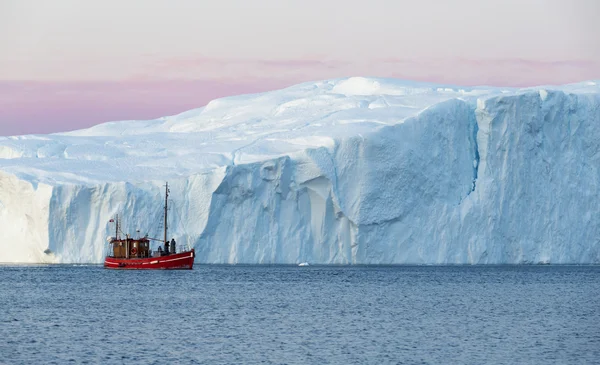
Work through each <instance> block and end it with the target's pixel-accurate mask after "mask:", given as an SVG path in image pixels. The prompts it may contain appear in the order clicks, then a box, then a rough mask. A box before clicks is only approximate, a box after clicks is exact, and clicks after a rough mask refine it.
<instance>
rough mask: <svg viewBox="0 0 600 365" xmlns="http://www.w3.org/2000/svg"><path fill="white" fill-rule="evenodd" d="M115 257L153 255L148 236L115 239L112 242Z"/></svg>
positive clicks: (130, 257)
mask: <svg viewBox="0 0 600 365" xmlns="http://www.w3.org/2000/svg"><path fill="white" fill-rule="evenodd" d="M110 243H111V244H112V251H113V256H112V257H114V258H126V259H136V258H146V257H151V251H150V240H149V239H147V238H138V239H133V238H125V239H115V240H112V241H111V242H110Z"/></svg>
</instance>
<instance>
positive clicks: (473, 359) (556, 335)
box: [0, 265, 600, 364]
mask: <svg viewBox="0 0 600 365" xmlns="http://www.w3.org/2000/svg"><path fill="white" fill-rule="evenodd" d="M0 363H3V364H4V363H6V364H53V363H57V364H66V363H82V364H83V363H93V364H98V363H100V364H112V363H115V364H167V363H182V364H193V363H197V364H599V363H600V267H598V266H449V267H436V266H417V267H407V266H393V267H381V266H333V267H332V266H308V267H297V266H243V265H237V266H203V265H197V266H196V267H195V269H194V270H193V271H109V270H104V269H103V268H102V267H101V266H69V265H59V266H0Z"/></svg>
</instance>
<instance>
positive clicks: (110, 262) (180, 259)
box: [104, 249, 196, 270]
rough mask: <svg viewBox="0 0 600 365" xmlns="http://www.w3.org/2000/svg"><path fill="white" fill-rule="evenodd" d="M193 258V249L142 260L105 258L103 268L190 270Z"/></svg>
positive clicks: (194, 254)
mask: <svg viewBox="0 0 600 365" xmlns="http://www.w3.org/2000/svg"><path fill="white" fill-rule="evenodd" d="M194 257H196V253H195V251H194V249H192V250H190V251H185V252H180V253H176V254H172V255H167V256H159V257H148V258H143V259H122V258H114V257H106V258H105V259H104V268H105V269H114V270H192V268H193V266H194Z"/></svg>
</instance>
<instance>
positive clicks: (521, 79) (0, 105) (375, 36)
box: [0, 0, 600, 135]
mask: <svg viewBox="0 0 600 365" xmlns="http://www.w3.org/2000/svg"><path fill="white" fill-rule="evenodd" d="M175 3H176V4H177V6H174V5H173V4H175ZM365 4H366V3H358V2H348V1H342V0H318V1H317V0H303V1H300V0H290V1H286V2H283V1H279V0H254V1H243V0H228V1H222V2H214V1H200V0H199V1H192V0H181V1H178V2H171V1H166V0H146V1H141V0H131V1H127V2H122V1H117V0H105V1H86V2H81V1H78V0H55V1H51V2H50V1H43V0H39V1H32V0H7V1H6V0H5V1H3V2H0V135H14V134H25V133H50V132H58V131H64V130H72V129H78V128H85V127H89V126H91V125H94V124H98V123H102V122H106V121H111V120H126V119H149V118H155V117H160V116H165V115H172V114H177V113H179V112H182V111H184V110H187V109H192V108H196V107H200V106H202V105H205V104H206V103H207V102H208V101H210V100H212V99H214V98H218V97H222V96H227V95H235V94H241V93H249V92H259V91H268V90H273V89H277V88H281V87H285V86H289V85H292V84H295V83H299V82H303V81H310V80H319V79H327V78H336V77H346V76H378V77H395V78H404V79H412V80H421V81H430V82H439V83H450V84H460V85H495V86H533V85H540V84H562V83H570V82H578V81H583V80H589V79H600V36H598V33H599V32H598V31H597V26H596V19H597V17H598V16H599V15H600V5H599V4H600V3H598V2H597V1H595V0H571V1H567V0H564V1H562V0H504V1H499V0H497V1H495V0H490V1H476V0H455V1H452V2H441V1H433V0H421V1H407V0H396V1H392V0H389V1H388V0H372V1H370V2H369V3H368V5H365Z"/></svg>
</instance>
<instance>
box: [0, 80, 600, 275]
mask: <svg viewBox="0 0 600 365" xmlns="http://www.w3.org/2000/svg"><path fill="white" fill-rule="evenodd" d="M165 181H168V182H169V185H170V188H171V196H172V197H173V202H172V204H170V206H172V207H173V208H172V212H171V213H170V218H171V219H170V223H169V228H170V235H172V236H173V237H175V238H176V239H177V242H178V243H179V244H180V245H188V246H193V247H194V248H195V249H196V253H197V256H196V263H232V264H233V263H252V264H263V263H281V264H296V265H297V264H301V263H305V262H310V263H311V264H512V263H534V264H537V263H556V264H567V263H569V264H571V263H576V264H588V263H600V88H599V86H598V83H597V82H595V81H589V82H583V83H578V84H570V85H562V86H542V87H534V88H526V89H508V88H494V87H459V86H452V85H437V84H429V83H417V82H408V81H402V80H395V79H381V78H363V77H351V78H344V79H335V80H325V81H319V82H308V83H304V84H300V85H295V86H292V87H289V88H286V89H283V90H276V91H272V92H267V93H261V94H253V95H241V96H235V97H228V98H222V99H218V100H214V101H211V102H210V103H209V104H208V105H206V106H205V107H202V108H199V109H194V110H190V111H187V112H184V113H182V114H179V115H175V116H168V117H163V118H158V119H155V120H147V121H137V120H135V121H121V122H110V123H104V124H100V125H97V126H94V127H92V128H88V129H83V130H77V131H72V132H66V133H57V134H50V135H25V136H11V137H0V236H1V237H2V240H0V262H10V263H101V262H102V260H103V258H104V254H105V252H106V249H107V247H106V237H107V236H109V235H111V227H110V226H109V225H108V221H109V220H110V219H111V218H112V217H114V215H115V214H117V213H118V214H119V215H120V216H121V217H122V224H123V231H124V232H129V233H131V234H134V235H135V234H140V235H144V234H148V235H149V236H151V237H157V236H159V235H160V230H161V227H160V226H159V225H158V222H160V220H161V217H162V216H161V214H162V210H161V209H162V201H161V198H160V197H161V192H162V186H163V185H164V183H165ZM136 232H137V233H136Z"/></svg>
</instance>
